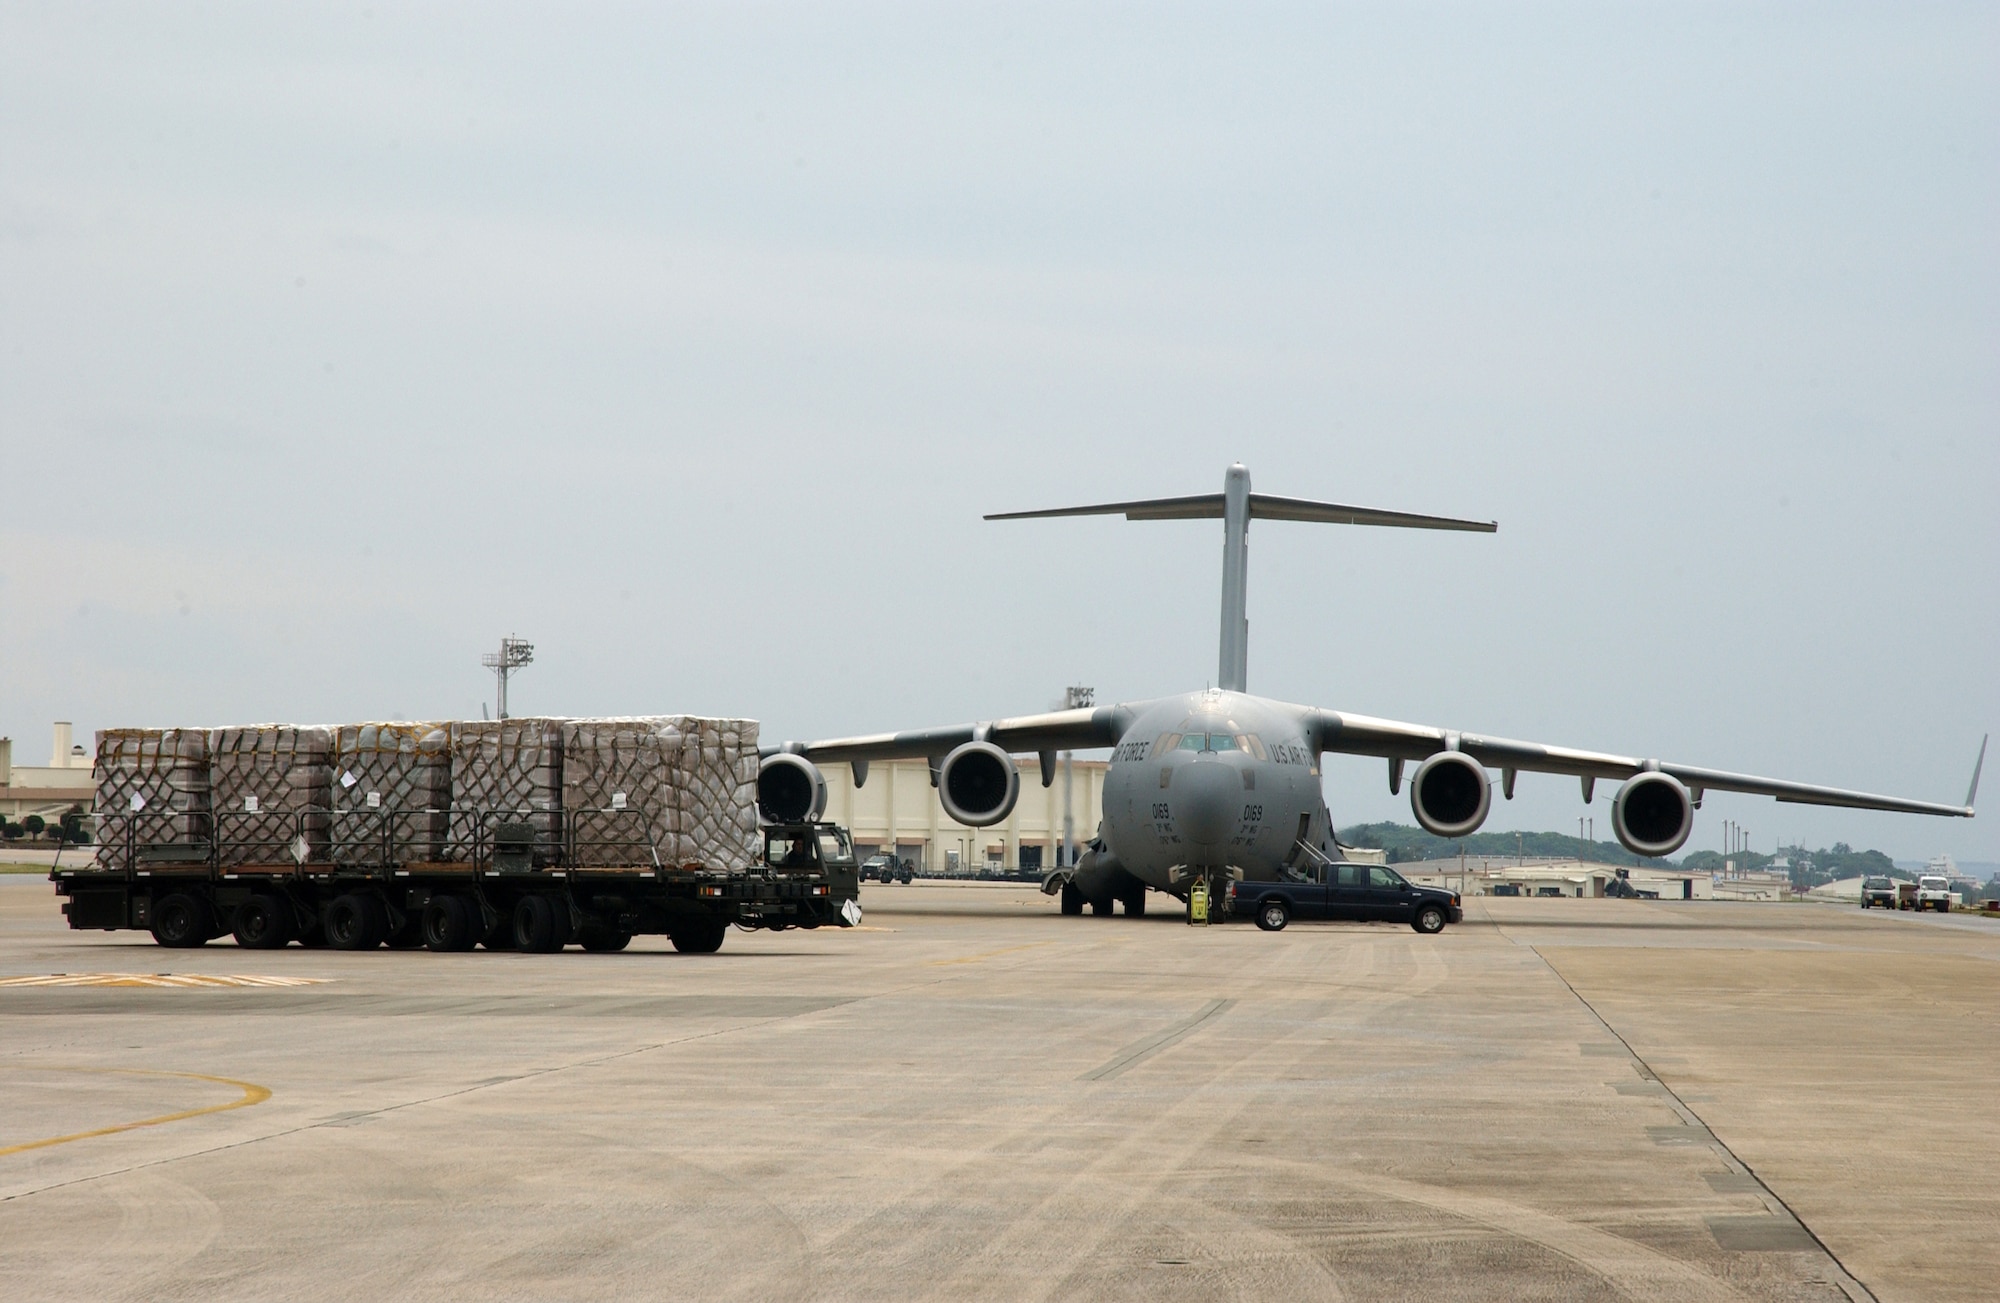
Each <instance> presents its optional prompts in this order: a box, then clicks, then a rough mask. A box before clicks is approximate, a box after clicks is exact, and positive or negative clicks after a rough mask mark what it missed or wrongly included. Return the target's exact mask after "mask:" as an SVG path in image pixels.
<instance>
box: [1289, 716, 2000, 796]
mask: <svg viewBox="0 0 2000 1303" xmlns="http://www.w3.org/2000/svg"><path fill="white" fill-rule="evenodd" d="M1309 716H1310V721H1309V724H1308V728H1309V730H1310V733H1309V737H1310V739H1311V740H1312V744H1313V745H1314V746H1316V747H1317V748H1318V749H1319V750H1321V751H1333V752H1338V753H1340V754H1344V755H1362V756H1383V757H1386V758H1387V759H1389V760H1390V761H1391V762H1400V761H1404V760H1423V759H1425V758H1427V757H1429V756H1431V755H1433V754H1435V753H1436V752H1439V751H1448V750H1453V749H1456V750H1459V751H1463V752H1464V753H1465V754H1466V755H1468V756H1471V757H1472V758H1473V759H1474V760H1477V761H1478V762H1479V763H1480V764H1482V765H1486V766H1488V767H1490V768H1494V769H1499V770H1502V771H1507V770H1514V771H1522V770H1525V771H1527V772H1529V773H1544V774H1572V775H1575V776H1576V777H1578V778H1581V779H1583V780H1584V781H1585V782H1586V783H1588V782H1590V781H1592V780H1595V779H1599V778H1610V779H1617V780H1620V781H1622V780H1624V779H1627V778H1630V777H1632V776H1633V775H1635V774H1640V773H1644V772H1646V771H1648V770H1658V771H1659V772H1661V773H1664V774H1670V775H1672V776H1673V777H1675V778H1677V779H1679V780H1680V781H1681V782H1682V783H1684V784H1686V786H1687V787H1688V789H1689V791H1690V792H1691V793H1692V795H1693V796H1694V799H1695V800H1696V801H1697V802H1699V801H1700V800H1701V797H1702V793H1703V792H1704V791H1714V792H1747V793H1749V794H1751V795H1753V796H1769V797H1774V798H1776V799H1777V800H1779V801H1783V802H1786V803H1788V804H1792V805H1838V806H1846V807H1848V808H1850V809H1855V810H1893V811H1897V812H1899V813H1903V814H1938V815H1949V816H1954V817H1957V818H1961V819H1969V818H1971V817H1972V807H1973V801H1974V799H1975V798H1976V797H1977V796H1978V793H1979V771H1980V769H1981V768H1983V767H1984V765H1985V761H1986V744H1985V743H1984V742H1981V743H1980V744H1979V762H1978V763H1977V764H1975V765H1974V766H1973V770H1972V786H1971V788H1970V789H1969V790H1968V791H1967V792H1966V794H1965V804H1964V805H1947V804H1943V803H1940V802H1936V801H1913V800H1910V799H1908V798H1906V797H1900V796H1877V795H1875V794H1874V793H1872V792H1853V791H1848V790H1845V789H1843V788H1838V787H1816V786H1814V785H1812V784H1810V783H1794V782H1788V781H1786V780H1784V779H1780V778H1759V777H1757V776H1755V775H1754V774H1736V773H1730V772H1728V771H1727V770H1722V769H1703V768H1700V767H1698V766H1695V765H1681V764H1672V763H1669V762H1667V761H1656V760H1642V759H1639V758H1638V757H1636V756H1620V755H1612V754H1609V753H1608V752H1602V751H1579V750H1576V749H1574V748H1571V747H1555V746H1543V745H1541V744H1540V743H1537V742H1517V741H1514V740H1513V739H1511V738H1501V737H1484V736H1481V735H1480V734H1477V733H1454V732H1450V731H1448V730H1445V729H1441V728H1432V727H1430V726H1428V725H1424V724H1404V723H1400V722H1398V721H1396V720H1393V719H1376V718H1373V717H1372V716H1368V715H1352V714H1348V713H1346V712H1345V711H1333V710H1316V711H1311V712H1309Z"/></svg>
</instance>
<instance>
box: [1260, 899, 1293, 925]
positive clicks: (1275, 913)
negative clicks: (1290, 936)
mask: <svg viewBox="0 0 2000 1303" xmlns="http://www.w3.org/2000/svg"><path fill="white" fill-rule="evenodd" d="M1289 922H1291V915H1290V913H1289V912H1287V911H1286V909H1285V902H1284V901H1282V900H1267V901H1265V902H1264V903H1263V904H1261V905H1259V906H1258V907H1257V926H1258V927H1260V928H1263V929H1264V930H1265V931H1266V932H1283V931H1284V930H1285V924H1287V923H1289Z"/></svg>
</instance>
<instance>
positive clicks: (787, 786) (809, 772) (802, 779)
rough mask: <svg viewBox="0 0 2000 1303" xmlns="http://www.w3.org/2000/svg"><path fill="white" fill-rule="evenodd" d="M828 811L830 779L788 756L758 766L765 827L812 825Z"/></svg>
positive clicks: (759, 802)
mask: <svg viewBox="0 0 2000 1303" xmlns="http://www.w3.org/2000/svg"><path fill="white" fill-rule="evenodd" d="M825 809H826V775H824V774H822V773H820V771H819V766H818V765H815V764H814V763H813V762H812V761H810V760H808V759H806V758H805V757H804V756H795V755H792V754H791V753H789V752H784V753H781V754H779V755H775V756H766V757H764V762H763V763H762V764H760V765H758V766H757V815H758V817H759V818H761V819H763V821H764V822H765V823H811V822H812V821H813V820H815V819H817V818H819V816H820V815H821V813H822V812H824V811H825Z"/></svg>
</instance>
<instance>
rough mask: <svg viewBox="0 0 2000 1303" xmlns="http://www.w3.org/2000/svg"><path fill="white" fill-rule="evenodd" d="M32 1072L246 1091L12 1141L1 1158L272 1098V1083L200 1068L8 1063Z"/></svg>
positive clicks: (217, 1111) (156, 1125)
mask: <svg viewBox="0 0 2000 1303" xmlns="http://www.w3.org/2000/svg"><path fill="white" fill-rule="evenodd" d="M6 1066H7V1067H10V1068H16V1069H20V1070H23V1071H28V1072H89V1073H101V1074H103V1075H105V1076H126V1077H179V1078H181V1079H183V1080H185V1081H212V1082H214V1083H215V1084H216V1085H218V1086H234V1087H236V1088H237V1089H238V1090H240V1091H242V1092H243V1097H242V1098H241V1099H233V1100H230V1101H229V1102H228V1103H227V1104H210V1105H209V1106H208V1107H207V1108H188V1109H182V1110H181V1111H180V1112H178V1113H162V1114H161V1115H160V1116H159V1117H154V1118H141V1119H139V1120H138V1121H137V1122H119V1123H117V1124H115V1125H113V1126H108V1127H97V1128H95V1129H94V1130H90V1131H77V1132H74V1133H72V1134H70V1135H67V1136H50V1137H49V1138H48V1139H46V1140H30V1141H28V1142H27V1143H26V1144H22V1145H9V1146H7V1147H6V1148H5V1149H0V1158H5V1157H7V1156H8V1155H10V1154H25V1153H27V1152H28V1151H29V1150H31V1149H47V1148H49V1147H50V1146H51V1145H66V1144H68V1143H70V1142H71V1141H72V1140H92V1139H95V1138H96V1137H98V1136H115V1135H117V1134H118V1133H119V1132H121V1131H137V1130H138V1129H139V1128H141V1127H158V1126H165V1125H166V1124H167V1123H169V1122H185V1121H186V1120H187V1119H189V1118H198V1117H205V1116H206V1115H208V1114H210V1113H227V1112H228V1111H229V1110H230V1109H233V1108H249V1107H250V1106H251V1105H252V1104H262V1103H263V1102H264V1101H265V1100H267V1099H269V1098H271V1092H270V1089H269V1088H268V1087H265V1086H259V1085H255V1084H254V1083H252V1082H248V1081H237V1080H235V1079H234V1078H232V1077H210V1076H207V1075H205V1074H203V1073H199V1072H153V1071H149V1070H147V1069H144V1068H49V1067H38V1066H36V1065H34V1064H27V1063H10V1064H7V1065H6Z"/></svg>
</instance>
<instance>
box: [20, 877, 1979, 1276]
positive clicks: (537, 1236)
mask: <svg viewBox="0 0 2000 1303" xmlns="http://www.w3.org/2000/svg"><path fill="white" fill-rule="evenodd" d="M1152 899H1153V902H1154V904H1155V906H1156V909H1157V907H1159V906H1162V905H1168V904H1171V903H1172V902H1170V901H1166V900H1165V899H1164V898H1162V897H1158V896H1155V897H1153V898H1152ZM863 904H864V906H865V907H866V910H867V917H866V925H865V927H864V928H862V929H858V930H854V931H834V930H823V931H819V932H812V933H801V932H786V933H781V934H769V933H758V934H754V935H752V934H742V933H732V934H731V936H730V938H729V940H728V942H727V944H726V945H725V946H724V948H723V951H722V952H721V953H720V954H717V955H708V956H683V955H678V954H675V953H673V952H672V951H671V949H669V948H667V947H666V946H665V944H664V942H662V941H657V940H652V939H641V941H639V942H637V943H635V944H634V946H633V948H632V949H631V950H629V951H627V952H625V953H623V954H617V955H587V954H584V953H582V952H579V951H574V950H573V951H570V952H568V953H566V954H562V955H550V956H524V955H504V954H501V955H496V954H487V953H483V952H477V953H473V954H466V955H432V954H429V953H426V952H422V951H418V952H413V953H392V952H388V951H377V952H374V953H370V954H359V955H350V954H338V953H332V952H328V951H324V950H317V951H307V950H302V949H299V948H297V947H293V948H291V949H288V950H285V951H279V952H254V951H242V950H238V949H236V948H235V947H234V946H233V945H232V944H230V943H228V942H226V941H224V942H217V943H212V944H211V945H210V946H208V947H207V948H206V949H203V950H196V951H169V950H162V949H159V948H158V947H155V946H154V945H152V943H151V941H150V939H149V938H146V937H144V935H143V934H132V933H71V932H68V931H66V930H64V928H63V924H62V920H61V918H60V917H59V915H58V913H57V910H56V902H55V900H54V897H53V895H52V892H51V889H50V887H49V885H48V884H47V883H46V882H44V881H39V880H36V879H33V878H28V879H22V878H19V877H11V878H0V979H5V978H9V977H47V976H49V975H53V974H67V975H70V976H69V977H68V978H65V979H64V980H66V981H68V980H90V981H97V982H103V981H106V980H110V981H121V982H127V983H136V982H140V981H142V980H143V981H148V982H154V983H161V984H159V985H133V984H120V985H46V984H45V985H33V986H23V985H0V1282H4V1287H0V1288H4V1293H5V1295H6V1297H8V1298H9V1299H22V1300H43V1299H48V1300H65V1299H90V1300H102V1299H170V1298H172V1299H178V1298H188V1299H193V1298H200V1299H274V1298H286V1299H328V1300H334V1299H339V1300H346V1299H353V1298H381V1299H453V1300H456V1299H468V1300H469V1299H481V1300H484V1299H533V1300H549V1299H579V1300H581V1299H592V1300H600V1299H622V1298H667V1299H681V1298H685V1299H697V1298H698V1299H738V1298H741V1299H759V1300H766V1299H783V1300H789V1299H827V1300H836V1299H885V1298H949V1299H953V1300H975V1299H994V1300H1000V1299H1009V1300H1011V1299H1093V1300H1094V1299H1126V1298H1129V1299H1190V1300H1192V1299H1201V1300H1212V1299H1217V1298H1231V1297H1235V1298H1249V1299H1257V1300H1281V1299H1314V1300H1328V1299H1353V1300H1362V1299H1404V1298H1409V1299H1419V1298H1425V1299H1428V1298H1454V1299H1508V1300H1514V1299H1596V1298H1606V1299H1611V1298H1631V1299H1659V1300H1680V1299H1696V1300H1702V1299H1716V1300H1721V1299H1785V1300H1789V1299H1824V1300H1835V1299H1841V1298H1869V1297H1874V1298H1879V1299H1883V1300H1902V1299H1926V1300H1929V1299H1953V1298H1959V1299H1974V1298H1991V1297H1993V1283H1992V1267H1991V1266H1990V1264H1989V1262H1988V1261H1987V1259H1988V1257H1989V1256H1990V1252H1991V1250H1992V1248H1993V1243H1992V1238H1993V1236H1994V1233H1995V1231H1996V1230H2000V1193H1997V1192H1996V1191H2000V1179H1996V1176H1995V1174H1996V1173H2000V1138H1996V1132H1995V1131H1994V1130H1992V1129H1981V1128H1979V1127H1977V1126H1966V1125H1964V1122H1965V1121H1966V1117H1965V1114H1964V1112H1963V1109H1964V1108H1965V1106H1966V1105H1968V1104H1971V1103H1983V1102H1984V1101H1986V1100H1987V1099H1988V1098H1989V1097H1990V1096H1989V1092H1990V1091H1991V1089H1992V1083H1993V1082H1994V1081H1995V1080H1996V1079H2000V1036H1996V1035H1995V1034H1994V1030H1993V1025H1992V1013H1993V1008H1994V994H1995V992H1996V990H2000V925H1996V924H1993V923H1990V922H1987V921H1984V920H1959V919H1951V920H1942V919H1940V920H1937V924H1936V925H1933V924H1932V923H1930V922H1927V921H1919V920H1917V919H1914V918H1912V917H1910V916H1908V915H1902V916H1897V915H1894V914H1884V913H1881V912H1873V913H1863V912H1862V911H1860V910H1857V909H1851V908H1840V907H1835V906H1825V905H1738V904H1728V903H1708V902H1696V903H1687V904H1683V903H1673V904H1668V903H1655V902H1628V901H1615V900H1602V901H1591V900H1582V901H1579V900H1532V899H1523V900H1478V899H1475V900H1472V901H1469V902H1468V919H1467V921H1466V923H1465V924H1464V925H1462V926H1459V927H1455V928H1451V929H1448V930H1447V931H1446V932H1445V934H1444V935H1442V936H1438V937H1423V936H1418V935H1417V934H1416V933H1414V932H1412V931H1410V930H1409V929H1408V928H1400V927H1391V926H1388V925H1380V924H1377V925H1358V924H1345V925H1341V924H1327V925H1305V924H1294V925H1293V926H1292V927H1291V928H1289V929H1287V930H1286V931H1284V932H1282V933H1278V934H1266V933H1262V932H1259V931H1257V930H1255V929H1254V928H1252V927H1249V926H1247V925H1243V924H1236V925H1229V926H1219V927H1211V928H1201V929H1197V928H1190V927H1187V926H1185V925H1184V924H1183V923H1182V922H1181V921H1180V917H1179V915H1178V913H1177V912H1176V913H1175V914H1173V915H1171V916H1170V915H1168V914H1167V913H1166V911H1165V910H1164V909H1159V910H1158V911H1157V912H1156V913H1154V914H1152V915H1150V916H1148V917H1146V918H1143V919H1126V918H1124V917H1122V916H1121V917H1117V918H1094V917H1083V918H1062V917H1059V916H1058V915H1057V914H1056V911H1055V908H1054V905H1053V903H1052V902H1050V901H1049V900H1048V899H1047V898H1045V897H1043V896H1041V895H1040V894H1038V893H1037V892H1036V891H1034V890H1033V889H1032V888H1029V887H1016V886H1006V885H976V884H963V885H945V884H934V885H925V884H918V885H913V886H889V887H885V886H876V885H871V886H869V887H868V888H866V889H865V895H864V897H863ZM169 973H170V974H172V975H173V976H171V977H157V976H154V975H156V974H169ZM86 974H98V975H105V974H115V975H124V976H123V977H114V978H105V977H101V976H100V977H96V978H89V979H84V978H81V976H80V975H86ZM234 978H251V979H258V980H259V982H260V983H261V984H257V985H220V984H215V983H216V981H217V980H218V979H234ZM307 979H310V980H307ZM274 980H281V981H282V982H285V983H294V984H271V983H272V982H273V981H274ZM1939 1106H1949V1109H1950V1110H1951V1111H1948V1112H1946V1113H1945V1114H1943V1115H1942V1116H1941V1117H1940V1116H1938V1114H1937V1109H1938V1107H1939Z"/></svg>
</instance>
